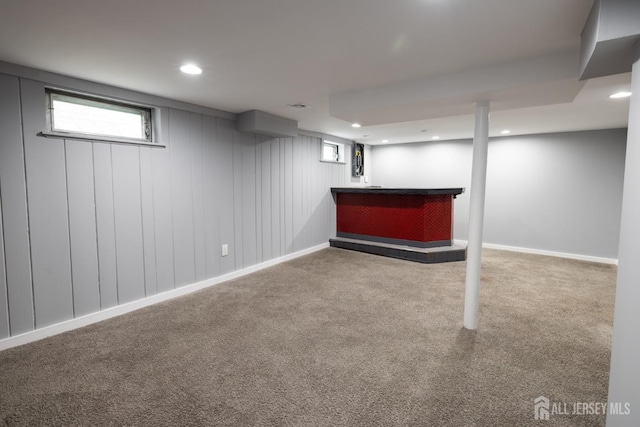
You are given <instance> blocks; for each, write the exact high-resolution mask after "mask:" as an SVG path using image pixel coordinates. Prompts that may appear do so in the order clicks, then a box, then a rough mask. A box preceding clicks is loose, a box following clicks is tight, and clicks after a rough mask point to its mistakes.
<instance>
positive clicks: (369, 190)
mask: <svg viewBox="0 0 640 427" xmlns="http://www.w3.org/2000/svg"><path fill="white" fill-rule="evenodd" d="M331 192H332V193H333V194H336V193H352V194H397V195H408V194H410V195H436V194H453V196H454V197H455V196H457V195H458V194H462V193H464V188H385V187H331Z"/></svg>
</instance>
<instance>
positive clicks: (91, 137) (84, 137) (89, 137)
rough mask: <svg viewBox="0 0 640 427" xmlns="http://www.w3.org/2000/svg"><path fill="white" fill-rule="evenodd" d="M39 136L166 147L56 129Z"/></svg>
mask: <svg viewBox="0 0 640 427" xmlns="http://www.w3.org/2000/svg"><path fill="white" fill-rule="evenodd" d="M38 136H43V137H45V138H61V139H79V140H83V141H95V142H106V143H111V144H127V145H144V146H147V147H165V144H160V143H158V142H148V141H140V140H137V139H128V138H117V137H109V136H100V135H83V134H79V133H66V132H54V131H46V132H44V131H43V132H40V133H38Z"/></svg>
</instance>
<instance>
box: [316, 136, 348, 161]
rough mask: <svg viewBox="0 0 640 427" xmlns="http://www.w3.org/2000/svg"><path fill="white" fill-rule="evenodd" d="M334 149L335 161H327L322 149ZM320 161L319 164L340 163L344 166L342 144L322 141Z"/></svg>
mask: <svg viewBox="0 0 640 427" xmlns="http://www.w3.org/2000/svg"><path fill="white" fill-rule="evenodd" d="M328 146H331V147H335V148H336V150H337V158H336V159H327V158H325V157H324V148H325V147H328ZM320 161H321V162H327V163H340V164H345V159H344V144H342V143H340V142H334V141H329V140H323V141H322V144H320Z"/></svg>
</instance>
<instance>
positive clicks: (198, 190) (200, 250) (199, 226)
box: [190, 113, 207, 282]
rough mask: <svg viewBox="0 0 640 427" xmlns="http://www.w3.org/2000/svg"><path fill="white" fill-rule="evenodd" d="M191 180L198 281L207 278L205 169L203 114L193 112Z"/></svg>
mask: <svg viewBox="0 0 640 427" xmlns="http://www.w3.org/2000/svg"><path fill="white" fill-rule="evenodd" d="M190 128H191V182H192V183H193V184H192V191H193V229H194V252H195V274H196V282H200V281H202V280H204V279H206V278H207V265H206V262H207V255H206V243H205V234H204V222H205V219H204V169H203V161H204V160H203V151H202V144H203V141H202V115H201V114H196V113H191V126H190Z"/></svg>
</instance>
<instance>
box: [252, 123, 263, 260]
mask: <svg viewBox="0 0 640 427" xmlns="http://www.w3.org/2000/svg"><path fill="white" fill-rule="evenodd" d="M264 140H265V137H264V136H263V135H256V138H255V145H254V146H255V154H254V155H255V157H254V162H255V165H254V169H255V177H256V179H255V182H254V184H255V186H254V194H255V203H256V204H255V216H254V218H255V219H254V221H255V224H256V243H255V245H256V264H259V263H261V262H262V261H263V259H262V245H263V235H262V220H261V217H262V203H263V199H262V143H263V142H264Z"/></svg>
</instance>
